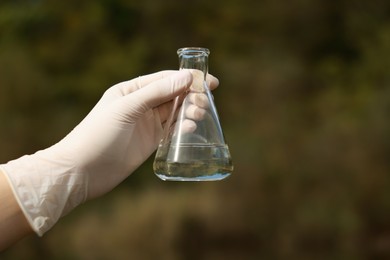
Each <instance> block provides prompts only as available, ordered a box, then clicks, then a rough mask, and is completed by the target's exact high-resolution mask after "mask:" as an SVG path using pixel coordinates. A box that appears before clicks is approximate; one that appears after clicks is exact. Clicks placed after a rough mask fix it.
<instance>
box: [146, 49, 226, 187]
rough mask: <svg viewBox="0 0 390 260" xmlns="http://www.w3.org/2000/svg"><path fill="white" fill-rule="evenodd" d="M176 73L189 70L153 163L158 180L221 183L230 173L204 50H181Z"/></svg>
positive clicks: (206, 54)
mask: <svg viewBox="0 0 390 260" xmlns="http://www.w3.org/2000/svg"><path fill="white" fill-rule="evenodd" d="M177 54H178V55H179V63H180V70H189V71H190V72H191V73H192V76H193V81H192V85H191V86H190V87H189V89H188V90H187V91H186V93H184V94H183V95H181V96H178V97H177V98H176V99H175V100H174V104H173V109H172V112H171V115H170V117H169V118H168V120H167V122H166V125H165V127H164V133H163V137H162V139H161V141H160V144H159V147H158V149H157V153H156V157H155V160H154V163H153V169H154V172H155V174H156V175H157V176H158V177H159V178H160V179H162V180H172V181H213V180H222V179H224V178H226V177H227V176H229V175H230V174H231V173H232V171H233V164H232V160H231V156H230V151H229V148H228V146H227V144H226V143H225V139H224V136H223V132H222V128H221V125H220V122H219V118H218V114H217V110H216V107H215V104H214V101H213V96H212V94H211V92H210V89H209V86H208V84H207V82H206V76H207V73H208V56H209V54H210V52H209V50H208V49H205V48H181V49H179V50H178V51H177Z"/></svg>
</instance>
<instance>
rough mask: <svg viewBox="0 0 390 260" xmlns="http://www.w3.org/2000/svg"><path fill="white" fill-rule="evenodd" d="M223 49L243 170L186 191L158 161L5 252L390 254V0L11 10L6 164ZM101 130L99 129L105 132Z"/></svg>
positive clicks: (226, 117)
mask: <svg viewBox="0 0 390 260" xmlns="http://www.w3.org/2000/svg"><path fill="white" fill-rule="evenodd" d="M186 46H202V47H207V48H209V49H210V50H211V55H210V64H209V65H210V73H212V74H213V75H215V76H217V77H218V78H219V79H220V87H219V88H218V89H217V90H215V91H214V97H215V103H216V105H217V108H218V110H219V114H220V118H221V123H222V127H223V130H224V133H225V136H226V139H227V142H228V144H229V146H230V149H231V153H232V157H233V161H234V164H235V171H234V174H233V175H232V176H231V177H229V178H228V179H226V180H224V181H221V182H211V183H173V182H163V181H160V180H159V179H157V177H155V176H154V174H153V171H152V161H153V157H151V158H150V159H149V160H148V161H147V162H146V163H145V164H144V165H143V166H142V167H141V168H139V169H138V170H137V171H136V172H134V173H133V175H132V176H131V177H129V178H128V179H127V180H126V181H125V182H124V183H122V184H121V185H120V186H119V187H118V188H117V189H115V190H114V191H113V192H111V193H109V194H107V195H106V196H104V197H102V198H100V199H98V200H96V201H93V202H90V203H87V204H85V205H83V206H81V207H79V208H78V209H76V210H75V211H73V212H72V213H71V214H70V215H69V216H68V217H66V218H64V219H62V220H61V221H60V222H59V223H58V224H57V225H56V226H55V227H54V228H53V229H52V230H51V231H49V232H48V233H47V234H46V235H45V236H44V237H43V238H37V237H36V236H34V235H33V236H30V237H28V238H26V239H24V240H22V241H20V242H19V243H17V244H16V245H15V246H13V247H11V248H10V249H8V250H7V251H6V252H4V253H3V254H2V255H1V258H2V259H34V258H40V259H42V258H45V259H270V258H271V259H275V258H277V259H278V258H287V259H367V258H368V259H383V258H388V257H390V161H389V160H390V134H389V133H390V121H389V118H390V2H389V1H387V0H372V1H352V0H339V1H327V0H316V1H313V0H312V1H309V0H293V1H278V0H257V1H255V0H254V1H250V0H224V1H217V0H216V1H210V0H194V1H179V0H165V1H153V0H142V1H135V0H133V1H126V0H94V1H78V0H67V1H45V0H19V1H18V0H12V1H11V0H2V1H1V2H0V147H1V149H0V162H6V161H8V160H10V159H14V158H17V157H19V156H21V155H23V154H27V153H33V152H35V151H37V150H39V149H43V148H46V147H48V146H50V145H52V144H54V143H56V142H57V141H59V140H60V139H61V138H62V137H63V136H65V135H66V134H67V133H68V132H69V131H70V130H71V129H72V128H73V127H74V126H76V125H77V124H78V122H79V121H80V120H82V118H83V117H84V116H85V115H86V114H87V113H88V111H89V110H90V109H91V108H92V107H93V106H94V104H95V103H96V102H97V101H98V100H99V98H100V96H101V95H102V94H103V92H104V91H105V90H106V89H107V88H108V87H110V86H111V85H114V84H115V83H118V82H121V81H124V80H128V79H131V78H134V77H137V76H139V75H143V74H149V73H152V72H155V71H159V70H165V69H177V68H178V59H177V55H176V50H177V49H178V48H180V47H186ZM96 130H97V131H98V129H96Z"/></svg>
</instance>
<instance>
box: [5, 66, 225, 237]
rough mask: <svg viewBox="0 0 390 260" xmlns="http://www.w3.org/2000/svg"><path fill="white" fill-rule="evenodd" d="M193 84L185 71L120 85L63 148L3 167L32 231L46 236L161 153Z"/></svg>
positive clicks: (213, 81)
mask: <svg viewBox="0 0 390 260" xmlns="http://www.w3.org/2000/svg"><path fill="white" fill-rule="evenodd" d="M192 80H193V77H192V74H191V73H190V72H189V71H186V70H182V71H179V72H177V71H162V72H158V73H155V74H150V75H147V76H143V77H139V78H136V79H133V80H130V81H127V82H122V83H119V84H117V85H115V86H113V87H111V88H109V89H108V90H107V91H106V92H105V93H104V95H103V97H102V98H101V99H100V101H99V102H98V103H97V104H96V106H95V107H94V108H93V109H92V111H91V112H90V113H89V114H88V115H87V117H86V118H85V119H84V120H83V121H82V122H81V123H80V124H79V125H78V126H77V127H75V128H74V129H73V131H71V133H69V134H68V135H67V136H66V137H65V138H64V139H62V140H61V141H60V142H58V143H57V144H55V145H53V146H52V147H50V148H47V149H45V150H42V151H39V152H37V153H35V154H33V155H26V156H23V157H21V158H19V159H16V160H13V161H10V162H8V163H7V164H4V165H0V167H1V169H2V170H3V171H4V173H5V175H6V176H7V178H8V181H9V182H10V185H11V187H12V189H13V192H14V195H15V197H16V199H17V201H18V203H19V205H20V207H21V209H22V211H23V213H24V214H25V216H26V218H27V220H28V222H29V223H30V225H31V226H32V228H33V230H34V231H35V232H36V233H37V234H38V235H40V236H41V235H43V234H44V233H45V232H46V231H47V230H49V229H50V228H51V227H52V226H53V225H54V224H55V223H56V222H57V221H58V219H59V218H60V217H61V216H63V215H65V214H67V213H68V212H69V211H71V210H72V209H73V208H75V207H76V206H77V205H79V204H80V203H82V202H84V201H86V200H90V199H93V198H96V197H98V196H100V195H103V194H105V193H107V192H108V191H110V190H112V189H113V188H114V187H115V186H117V185H118V184H119V183H120V182H122V181H123V180H124V179H125V178H126V177H128V176H129V175H130V174H131V173H132V172H133V171H134V170H135V169H136V168H137V167H138V166H139V165H140V164H141V163H143V162H144V161H145V160H146V159H147V158H148V157H149V156H150V155H151V154H152V153H153V151H154V150H155V149H156V148H157V145H158V143H159V141H160V139H161V136H162V131H163V124H164V122H165V121H166V119H167V117H168V116H169V113H170V111H171V107H172V103H173V102H172V99H173V98H174V97H176V96H178V95H179V94H181V93H183V92H184V91H185V90H186V89H187V88H188V87H189V86H190V85H191V82H192ZM207 81H208V82H209V86H210V89H213V88H215V87H217V85H218V80H217V79H216V78H215V77H213V76H211V75H208V79H207ZM195 117H196V116H195Z"/></svg>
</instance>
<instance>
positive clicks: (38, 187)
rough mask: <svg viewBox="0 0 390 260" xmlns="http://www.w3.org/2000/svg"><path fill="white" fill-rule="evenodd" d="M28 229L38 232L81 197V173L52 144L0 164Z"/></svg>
mask: <svg viewBox="0 0 390 260" xmlns="http://www.w3.org/2000/svg"><path fill="white" fill-rule="evenodd" d="M0 167H1V169H2V170H3V172H4V174H5V175H6V176H7V178H8V180H9V183H10V186H11V188H12V189H13V193H14V194H15V198H16V200H17V201H18V204H19V206H20V208H21V210H22V211H23V213H24V215H25V217H26V219H27V221H28V223H29V224H30V226H31V227H32V229H33V230H34V231H35V232H36V233H37V234H38V235H39V236H42V235H43V234H44V233H45V232H46V231H48V230H49V229H50V228H51V227H52V226H53V225H54V224H55V223H56V222H57V221H58V220H59V218H60V217H62V216H64V215H65V214H67V213H68V212H69V211H71V210H72V209H73V208H74V207H76V206H77V205H79V204H80V203H82V202H83V201H84V200H85V193H86V192H85V190H86V189H85V187H84V186H85V183H86V182H84V180H83V179H82V177H83V175H82V174H79V173H78V172H77V168H76V167H74V166H73V164H72V162H71V160H66V159H65V158H61V157H60V156H58V154H56V153H55V151H53V150H52V148H48V149H46V150H43V151H39V152H37V153H35V154H33V155H25V156H23V157H21V158H19V159H16V160H13V161H10V162H8V163H7V164H4V165H1V166H0Z"/></svg>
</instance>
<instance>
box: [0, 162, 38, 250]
mask: <svg viewBox="0 0 390 260" xmlns="http://www.w3.org/2000/svg"><path fill="white" fill-rule="evenodd" d="M32 232H33V231H32V229H31V227H30V225H29V224H28V222H27V220H26V218H25V217H24V214H23V212H22V210H21V209H20V207H19V204H18V202H17V201H16V199H15V196H14V194H13V192H12V189H11V186H10V185H9V183H8V180H7V178H6V176H5V175H4V173H3V172H2V171H1V169H0V251H2V250H4V249H6V248H7V247H9V246H10V245H12V244H13V243H15V242H16V241H18V240H20V239H22V238H23V237H24V236H26V235H28V234H30V233H32Z"/></svg>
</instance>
